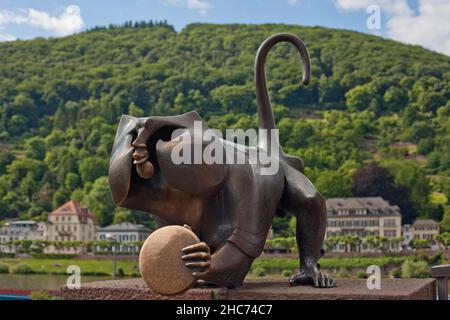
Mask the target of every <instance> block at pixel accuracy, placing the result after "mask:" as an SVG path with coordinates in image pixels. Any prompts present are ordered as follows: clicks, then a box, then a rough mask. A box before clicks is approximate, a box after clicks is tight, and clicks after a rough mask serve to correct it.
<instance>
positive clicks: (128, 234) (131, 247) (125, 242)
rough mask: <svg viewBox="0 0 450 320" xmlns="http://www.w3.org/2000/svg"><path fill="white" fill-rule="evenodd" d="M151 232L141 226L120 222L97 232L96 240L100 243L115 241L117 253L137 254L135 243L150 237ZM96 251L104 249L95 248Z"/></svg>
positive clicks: (137, 249) (137, 248)
mask: <svg viewBox="0 0 450 320" xmlns="http://www.w3.org/2000/svg"><path fill="white" fill-rule="evenodd" d="M150 232H151V230H150V229H147V228H146V227H144V226H143V225H142V224H133V223H130V222H122V223H118V224H113V225H110V226H107V227H104V228H101V229H99V230H98V233H97V239H98V240H100V241H112V240H114V241H116V242H119V243H120V244H119V245H117V247H116V250H117V251H119V252H125V253H126V252H138V251H139V246H138V245H137V244H136V243H137V242H142V241H145V239H147V237H148V236H149V235H150ZM97 250H98V251H102V250H103V251H105V250H107V249H106V248H97Z"/></svg>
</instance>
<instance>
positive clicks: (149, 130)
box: [109, 33, 335, 288]
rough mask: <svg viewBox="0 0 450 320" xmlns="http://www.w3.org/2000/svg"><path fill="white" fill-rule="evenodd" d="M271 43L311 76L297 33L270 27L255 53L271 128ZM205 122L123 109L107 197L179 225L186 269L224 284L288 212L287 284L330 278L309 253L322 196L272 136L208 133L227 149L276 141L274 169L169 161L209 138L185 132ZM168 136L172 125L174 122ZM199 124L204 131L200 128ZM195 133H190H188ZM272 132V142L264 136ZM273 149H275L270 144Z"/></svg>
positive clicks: (262, 106) (239, 274)
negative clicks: (294, 252)
mask: <svg viewBox="0 0 450 320" xmlns="http://www.w3.org/2000/svg"><path fill="white" fill-rule="evenodd" d="M279 42H290V43H291V44H293V45H294V46H295V47H296V48H297V49H298V51H299V53H300V57H301V59H302V60H303V84H305V85H307V84H308V83H309V80H310V72H311V71H310V64H311V62H310V57H309V53H308V50H307V48H306V46H305V44H304V43H303V41H302V40H301V39H299V38H298V37H296V36H294V35H292V34H284V33H282V34H275V35H273V36H271V37H269V38H268V39H266V40H265V41H264V42H263V43H262V45H261V47H260V48H259V50H258V53H257V55H256V66H255V67H256V71H255V76H256V98H257V106H258V116H259V128H260V129H268V130H270V129H275V121H274V117H273V112H272V106H271V103H270V98H269V94H268V91H267V83H266V76H265V61H266V58H267V54H268V52H269V50H270V49H271V48H272V47H273V46H274V45H275V44H277V43H279ZM196 121H197V122H201V124H202V128H203V129H202V130H206V129H208V126H207V125H206V123H204V122H203V120H202V118H201V117H200V116H199V114H198V113H197V112H195V111H192V112H188V113H186V114H182V115H179V116H166V117H159V116H154V117H148V118H135V117H130V116H127V115H123V116H122V118H121V120H120V123H119V127H118V129H117V133H116V137H115V141H114V146H113V150H112V155H111V161H110V167H109V184H110V188H111V193H112V197H113V200H114V202H115V203H116V204H117V205H118V206H121V207H125V208H129V209H136V210H141V211H145V212H149V213H152V214H154V215H156V221H157V223H158V225H159V226H160V227H161V226H165V225H172V224H176V225H188V226H189V227H190V228H191V229H192V231H193V232H195V233H196V234H197V235H198V237H199V238H200V239H201V241H203V242H201V243H199V244H196V245H193V246H190V247H187V248H184V249H183V257H182V258H183V260H184V261H185V265H186V266H187V267H189V268H192V272H193V275H194V277H195V278H197V279H201V280H203V281H205V282H207V283H211V284H215V285H218V286H226V287H229V288H232V287H236V286H240V285H242V283H243V281H244V278H245V276H246V275H247V273H248V271H249V269H250V266H251V264H252V262H253V260H254V259H255V258H256V257H257V256H259V255H260V254H261V252H262V250H263V247H264V244H265V241H266V237H267V233H268V231H269V229H270V227H271V224H272V219H273V217H274V216H275V215H284V214H286V213H287V212H289V213H292V214H294V215H295V216H296V220H297V226H296V238H297V245H298V249H299V258H300V273H299V274H297V275H295V276H293V277H291V278H290V279H289V283H290V284H291V285H313V286H315V287H333V286H334V285H335V281H334V280H333V279H331V278H329V277H328V276H325V275H322V274H321V272H320V270H319V265H318V263H317V262H318V260H319V258H320V257H321V255H322V254H323V250H322V244H323V240H324V236H325V228H326V219H327V213H326V207H325V201H324V198H323V197H322V196H321V195H320V193H319V192H318V191H317V190H316V189H315V188H314V186H313V185H312V183H311V182H310V181H309V180H308V178H307V177H306V176H305V175H304V174H303V172H304V167H303V161H302V160H301V159H300V158H297V157H293V156H289V155H286V154H285V153H283V151H282V149H281V146H280V145H279V141H278V136H277V135H275V136H274V134H273V133H271V131H268V134H267V136H264V137H262V138H261V137H260V139H259V143H258V146H257V147H248V146H244V145H239V144H236V143H232V142H230V141H226V140H224V139H221V138H219V137H215V138H214V139H212V140H213V141H214V143H215V144H216V147H217V145H219V147H220V148H223V150H224V158H227V157H228V154H227V151H229V150H230V148H231V149H232V150H233V152H235V153H237V155H238V156H240V157H243V158H250V157H252V154H253V155H254V153H251V152H250V151H256V152H257V154H265V155H267V154H268V153H269V152H271V151H273V150H275V149H276V151H278V150H279V152H278V153H277V154H278V157H277V159H276V160H277V161H279V167H278V170H277V171H276V172H275V173H274V174H271V175H264V174H261V170H262V169H263V168H262V167H264V165H261V164H260V163H254V162H253V163H246V164H228V163H225V164H217V163H210V164H206V163H201V164H190V163H181V164H175V163H174V162H173V160H172V158H171V155H172V152H173V151H174V148H179V147H180V145H181V146H185V145H188V146H190V147H195V146H197V147H198V145H201V150H204V149H205V148H207V147H208V146H210V144H211V143H212V141H211V140H208V139H204V138H202V137H200V139H197V140H196V139H195V137H194V142H193V141H192V139H190V140H188V139H184V133H189V134H192V132H193V128H194V123H195V122H196ZM180 130H181V133H180V134H179V135H178V136H175V137H174V134H173V133H174V132H175V131H180ZM202 132H203V131H202ZM194 134H195V133H194ZM272 141H275V142H274V143H272V144H271V142H272ZM274 148H275V149H274Z"/></svg>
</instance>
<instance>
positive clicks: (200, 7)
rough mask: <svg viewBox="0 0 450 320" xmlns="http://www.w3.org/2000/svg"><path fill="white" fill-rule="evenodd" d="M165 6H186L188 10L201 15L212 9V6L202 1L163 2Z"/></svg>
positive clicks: (166, 0) (177, 0)
mask: <svg viewBox="0 0 450 320" xmlns="http://www.w3.org/2000/svg"><path fill="white" fill-rule="evenodd" d="M163 1H164V3H165V4H167V5H171V6H183V5H186V6H187V7H188V8H189V9H191V10H194V11H198V12H200V13H201V14H206V13H208V11H209V10H211V9H212V8H213V5H212V4H211V3H209V2H207V1H204V0H163Z"/></svg>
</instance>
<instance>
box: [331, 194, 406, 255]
mask: <svg viewBox="0 0 450 320" xmlns="http://www.w3.org/2000/svg"><path fill="white" fill-rule="evenodd" d="M326 204H327V215H328V222H327V232H326V238H330V237H337V236H356V237H358V238H360V239H361V240H362V239H364V238H365V237H368V236H378V237H384V238H387V239H394V238H397V239H398V238H400V237H401V235H402V229H401V221H402V217H401V213H400V209H399V207H398V206H394V205H391V204H390V203H389V202H388V201H386V200H384V199H383V198H381V197H362V198H330V199H328V200H327V201H326ZM387 249H388V250H392V251H398V250H401V243H394V241H392V242H390V243H389V244H388V248H387ZM332 250H333V251H338V252H339V251H341V252H344V251H348V245H346V244H337V245H336V246H335V247H334V248H332ZM359 250H360V251H374V250H375V249H374V248H373V247H372V246H371V245H370V244H367V243H361V245H360V248H359Z"/></svg>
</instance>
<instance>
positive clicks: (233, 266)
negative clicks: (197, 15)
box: [182, 241, 254, 288]
mask: <svg viewBox="0 0 450 320" xmlns="http://www.w3.org/2000/svg"><path fill="white" fill-rule="evenodd" d="M182 251H183V253H184V255H183V256H182V258H183V260H184V261H185V264H186V266H187V267H189V268H193V269H194V270H193V275H194V277H195V278H197V279H200V280H203V281H206V282H208V283H212V284H215V285H218V286H224V287H228V288H234V287H236V286H240V285H241V284H242V283H243V281H244V278H245V276H246V275H247V273H248V270H249V269H250V266H251V264H252V262H253V259H254V258H252V257H250V256H248V255H247V254H245V253H244V252H243V251H241V250H240V249H239V248H238V247H237V246H236V245H234V244H233V243H232V242H228V241H227V242H225V243H224V244H223V245H222V246H221V247H220V248H219V249H218V250H217V251H216V252H214V254H212V255H210V253H209V247H208V245H207V244H206V243H204V242H201V243H198V244H194V245H192V246H189V247H186V248H184V249H183V250H182ZM199 269H200V270H203V271H198V270H199Z"/></svg>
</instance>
